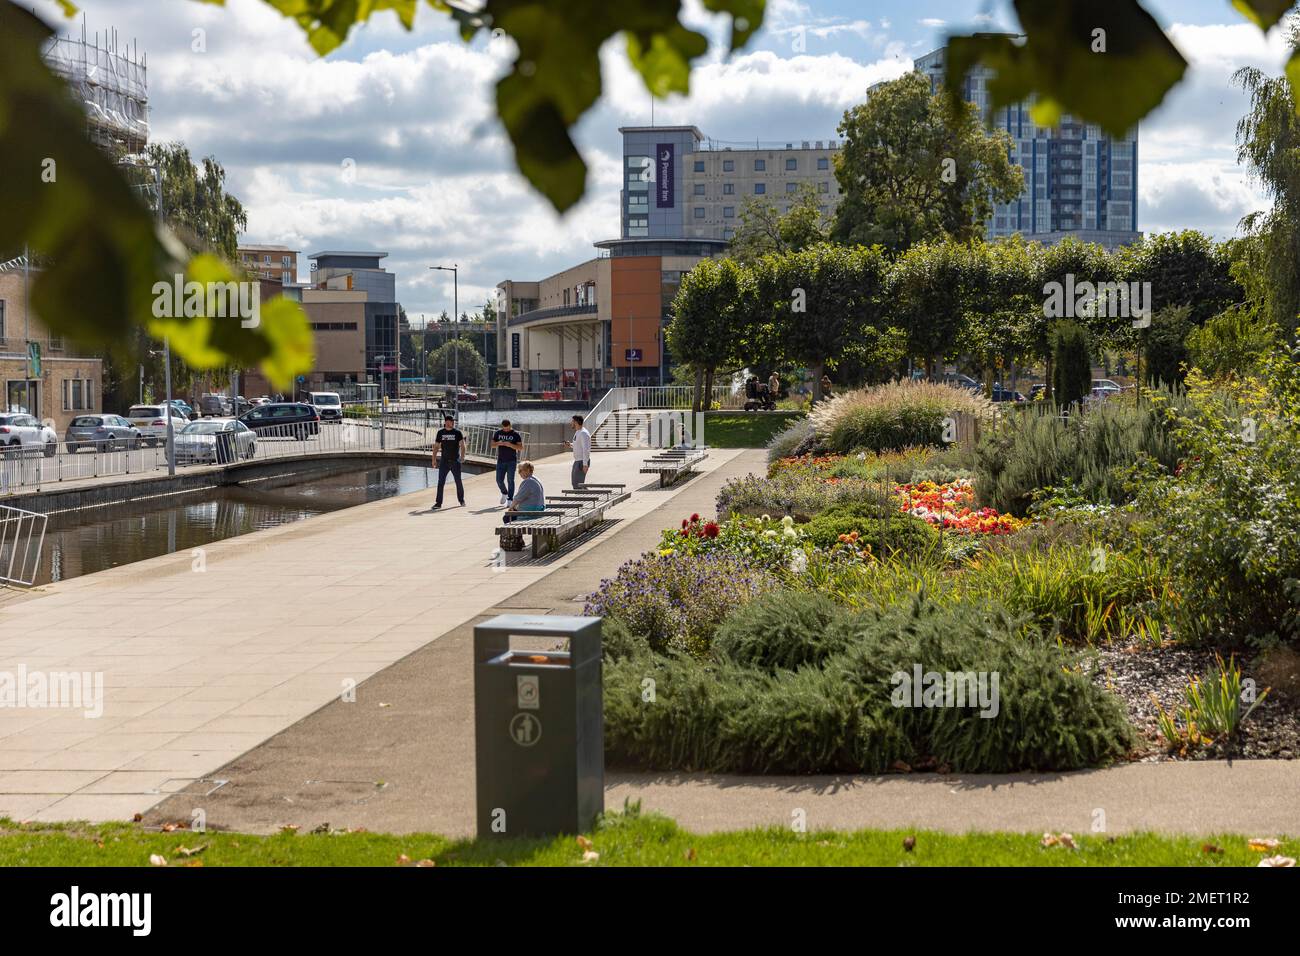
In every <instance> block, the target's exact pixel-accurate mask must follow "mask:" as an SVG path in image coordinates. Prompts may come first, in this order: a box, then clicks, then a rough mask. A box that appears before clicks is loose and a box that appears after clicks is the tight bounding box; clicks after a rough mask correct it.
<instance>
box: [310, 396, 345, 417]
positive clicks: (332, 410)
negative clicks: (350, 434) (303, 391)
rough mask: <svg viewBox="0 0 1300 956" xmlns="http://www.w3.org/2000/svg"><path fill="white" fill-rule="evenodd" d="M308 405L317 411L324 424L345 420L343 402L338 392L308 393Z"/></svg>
mask: <svg viewBox="0 0 1300 956" xmlns="http://www.w3.org/2000/svg"><path fill="white" fill-rule="evenodd" d="M307 404H308V405H310V406H311V407H312V408H314V409H316V411H317V412H318V413H319V414H320V420H321V421H323V422H328V421H335V422H338V421H342V420H343V402H342V401H341V400H340V399H339V393H338V392H308V393H307Z"/></svg>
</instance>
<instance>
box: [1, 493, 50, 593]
mask: <svg viewBox="0 0 1300 956" xmlns="http://www.w3.org/2000/svg"><path fill="white" fill-rule="evenodd" d="M48 523H49V519H48V518H47V517H46V516H45V515H42V514H37V513H36V512H34V511H24V510H23V509H21V508H10V507H8V506H6V505H0V584H19V585H22V586H23V587H31V586H32V585H33V584H35V583H36V575H37V572H39V571H40V568H41V549H42V548H43V547H44V546H45V526H46V524H48Z"/></svg>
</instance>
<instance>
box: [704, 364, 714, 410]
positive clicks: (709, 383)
mask: <svg viewBox="0 0 1300 956" xmlns="http://www.w3.org/2000/svg"><path fill="white" fill-rule="evenodd" d="M713 371H714V369H713V366H712V365H710V366H709V369H708V371H707V372H705V373H704V411H706V412H707V411H712V409H713Z"/></svg>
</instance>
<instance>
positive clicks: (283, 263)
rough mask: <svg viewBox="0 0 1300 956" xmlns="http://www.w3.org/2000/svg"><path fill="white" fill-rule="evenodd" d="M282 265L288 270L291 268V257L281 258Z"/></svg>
mask: <svg viewBox="0 0 1300 956" xmlns="http://www.w3.org/2000/svg"><path fill="white" fill-rule="evenodd" d="M280 265H282V266H284V267H285V268H286V269H287V268H289V257H288V256H281V257H280Z"/></svg>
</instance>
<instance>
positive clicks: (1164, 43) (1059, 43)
mask: <svg viewBox="0 0 1300 956" xmlns="http://www.w3.org/2000/svg"><path fill="white" fill-rule="evenodd" d="M1015 7H1016V12H1017V14H1018V15H1019V18H1020V24H1021V28H1022V29H1023V30H1024V33H1025V35H1026V37H1025V40H1024V42H1023V43H1018V42H1016V41H1015V40H1013V39H1012V38H1011V37H1007V36H993V35H988V34H985V35H976V36H968V37H952V38H951V39H950V40H949V42H948V75H947V84H946V85H947V87H948V94H949V99H950V101H951V102H953V103H954V104H956V103H960V102H961V99H962V92H961V90H962V83H961V80H962V78H963V77H964V76H965V75H966V73H967V72H968V71H969V70H970V69H971V68H972V67H974V66H975V65H976V64H978V63H982V64H983V65H985V66H988V67H991V68H992V69H993V70H995V71H996V74H997V75H996V76H995V77H994V78H993V79H991V80H990V81H989V93H990V96H991V98H992V104H991V105H992V107H993V108H994V109H997V108H998V107H1001V106H1006V105H1009V104H1012V103H1018V102H1020V101H1022V100H1025V99H1029V98H1030V97H1031V96H1032V95H1034V94H1037V95H1038V97H1039V98H1040V101H1051V105H1045V106H1044V107H1043V108H1042V110H1041V112H1042V113H1045V114H1046V115H1051V114H1052V113H1054V112H1068V113H1070V114H1071V115H1073V116H1076V117H1078V118H1080V119H1082V120H1084V121H1085V122H1090V123H1096V124H1097V125H1098V126H1101V127H1102V128H1103V129H1104V130H1106V132H1107V133H1109V134H1110V135H1111V136H1115V137H1121V136H1124V135H1126V134H1127V133H1128V131H1130V130H1131V129H1133V127H1134V126H1136V125H1137V122H1138V120H1140V119H1141V118H1142V117H1144V116H1146V115H1147V114H1148V113H1149V112H1151V110H1153V109H1155V107H1156V106H1158V105H1159V104H1160V103H1161V101H1162V100H1163V99H1164V97H1165V94H1166V93H1168V92H1169V90H1170V89H1171V88H1172V87H1173V86H1174V85H1175V84H1176V83H1177V82H1178V81H1179V80H1180V79H1182V76H1183V73H1184V72H1185V71H1186V69H1187V61H1186V60H1184V59H1183V57H1182V54H1180V53H1179V52H1178V50H1177V49H1176V48H1175V47H1174V45H1173V44H1172V43H1171V42H1170V41H1169V38H1168V37H1166V36H1165V34H1164V32H1163V31H1162V30H1161V29H1160V27H1159V25H1158V24H1157V23H1156V21H1155V20H1154V19H1153V18H1152V17H1151V15H1150V14H1149V13H1147V12H1146V11H1145V10H1144V9H1142V6H1141V5H1140V4H1139V3H1137V2H1136V0H1087V2H1078V0H1068V2H1067V0H1016V3H1015ZM1099 31H1100V32H1099Z"/></svg>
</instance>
